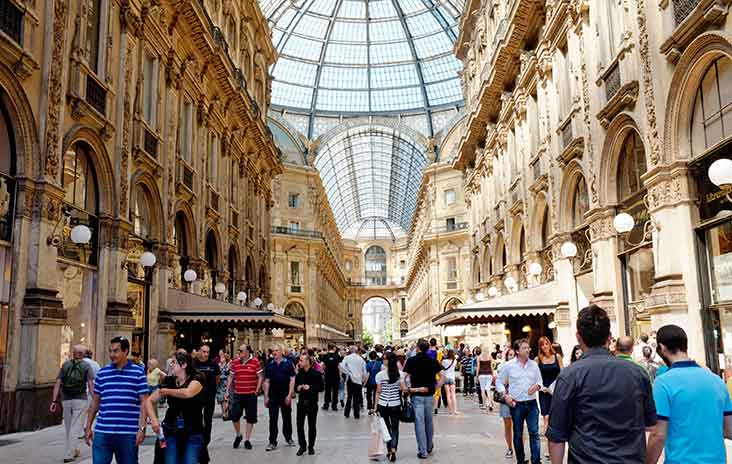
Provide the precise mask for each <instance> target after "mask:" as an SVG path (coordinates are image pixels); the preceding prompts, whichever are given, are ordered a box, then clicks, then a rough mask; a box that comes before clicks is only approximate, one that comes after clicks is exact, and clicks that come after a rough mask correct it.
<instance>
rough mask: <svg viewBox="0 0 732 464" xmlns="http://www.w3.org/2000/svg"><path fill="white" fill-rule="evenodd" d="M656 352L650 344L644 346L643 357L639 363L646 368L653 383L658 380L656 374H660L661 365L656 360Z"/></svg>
mask: <svg viewBox="0 0 732 464" xmlns="http://www.w3.org/2000/svg"><path fill="white" fill-rule="evenodd" d="M654 354H655V353H654V352H653V348H651V347H650V345H649V346H644V347H643V359H642V360H641V361H640V362H639V363H638V364H640V365H641V366H643V368H645V370H646V372H648V377H650V378H651V383H653V382H654V381H655V380H656V376H657V375H658V368H659V367H660V365H659V364H658V363H657V362H656V360H655V358H654V357H653V355H654Z"/></svg>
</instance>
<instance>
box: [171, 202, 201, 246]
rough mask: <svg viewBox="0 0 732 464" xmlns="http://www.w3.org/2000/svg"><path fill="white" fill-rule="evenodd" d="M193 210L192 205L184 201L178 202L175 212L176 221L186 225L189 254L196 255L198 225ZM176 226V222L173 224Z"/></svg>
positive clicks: (186, 241) (185, 231)
mask: <svg viewBox="0 0 732 464" xmlns="http://www.w3.org/2000/svg"><path fill="white" fill-rule="evenodd" d="M193 218H194V216H193V210H192V209H191V206H190V205H189V204H188V203H186V202H183V201H180V202H178V205H177V207H176V213H175V219H174V220H175V221H180V222H181V224H182V225H183V226H184V233H185V243H186V246H185V248H186V253H187V255H188V256H191V257H192V256H196V243H197V242H196V227H195V222H193ZM173 227H175V224H173Z"/></svg>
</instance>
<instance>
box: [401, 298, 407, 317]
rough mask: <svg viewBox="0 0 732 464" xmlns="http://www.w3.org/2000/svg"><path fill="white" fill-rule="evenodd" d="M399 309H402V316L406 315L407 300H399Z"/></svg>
mask: <svg viewBox="0 0 732 464" xmlns="http://www.w3.org/2000/svg"><path fill="white" fill-rule="evenodd" d="M401 307H402V316H404V315H406V314H407V299H406V298H402V299H401Z"/></svg>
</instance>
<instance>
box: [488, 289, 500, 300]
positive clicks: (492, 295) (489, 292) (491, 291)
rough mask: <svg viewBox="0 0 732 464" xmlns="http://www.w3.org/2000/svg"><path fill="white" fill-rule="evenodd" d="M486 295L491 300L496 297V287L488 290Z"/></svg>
mask: <svg viewBox="0 0 732 464" xmlns="http://www.w3.org/2000/svg"><path fill="white" fill-rule="evenodd" d="M488 295H489V296H490V297H491V298H493V297H495V296H498V289H497V288H496V287H491V288H489V289H488Z"/></svg>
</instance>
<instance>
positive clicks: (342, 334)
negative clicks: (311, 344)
mask: <svg viewBox="0 0 732 464" xmlns="http://www.w3.org/2000/svg"><path fill="white" fill-rule="evenodd" d="M318 328H319V329H320V330H324V331H326V332H330V333H332V334H335V335H338V336H339V337H341V338H351V336H350V335H348V334H347V333H345V332H341V331H340V330H338V329H335V328H333V327H331V326H329V325H325V324H320V325H318Z"/></svg>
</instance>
